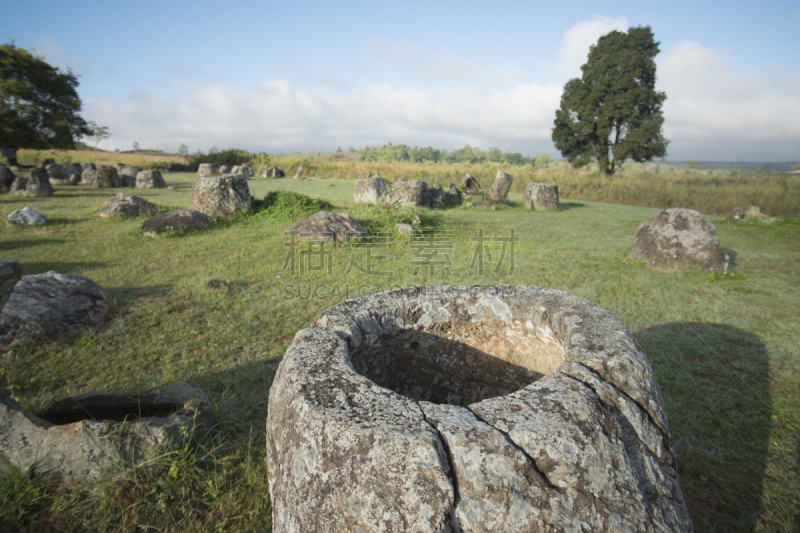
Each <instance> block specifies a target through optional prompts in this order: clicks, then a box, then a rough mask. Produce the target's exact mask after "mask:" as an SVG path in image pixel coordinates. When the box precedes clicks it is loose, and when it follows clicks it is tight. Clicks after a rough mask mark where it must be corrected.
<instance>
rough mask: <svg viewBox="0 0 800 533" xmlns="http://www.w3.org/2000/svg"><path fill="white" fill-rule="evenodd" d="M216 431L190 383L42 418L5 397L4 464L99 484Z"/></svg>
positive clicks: (112, 397) (75, 403) (0, 423)
mask: <svg viewBox="0 0 800 533" xmlns="http://www.w3.org/2000/svg"><path fill="white" fill-rule="evenodd" d="M212 423H213V411H212V408H211V405H210V403H209V401H208V398H207V397H206V395H205V393H203V391H202V390H200V389H198V388H197V387H193V386H191V385H187V384H185V383H171V384H168V385H165V386H164V387H161V388H159V389H156V390H154V391H150V392H143V393H138V392H137V393H133V394H107V393H96V392H91V393H86V394H82V395H80V396H75V397H73V398H67V399H65V400H61V401H59V402H56V403H55V404H53V405H51V406H50V407H48V408H47V409H46V410H45V411H44V412H42V413H40V414H39V415H38V416H37V415H34V414H31V413H27V412H25V411H23V410H22V408H21V407H20V405H19V404H18V403H17V402H16V401H15V400H14V399H13V398H11V397H10V396H8V395H7V394H5V393H3V392H1V391H0V435H2V438H0V457H3V458H5V459H6V460H7V461H8V462H10V463H11V464H12V465H14V466H16V467H17V468H19V469H21V470H22V471H28V470H29V469H34V468H35V470H36V472H37V474H47V475H54V476H56V477H62V478H67V479H74V478H79V479H94V478H98V477H100V476H101V475H102V474H104V473H106V472H109V471H110V470H111V469H113V468H114V467H115V465H119V464H120V463H122V462H127V461H132V462H133V464H139V463H144V462H147V461H152V460H154V459H156V458H158V457H159V456H161V455H163V454H165V453H169V452H171V451H175V450H179V449H181V448H182V447H183V446H185V444H186V443H187V442H189V443H190V442H191V440H192V439H196V438H197V437H199V436H201V435H202V434H203V433H204V431H205V430H207V429H209V428H210V427H211V425H212Z"/></svg>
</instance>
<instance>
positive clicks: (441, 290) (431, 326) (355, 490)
mask: <svg viewBox="0 0 800 533" xmlns="http://www.w3.org/2000/svg"><path fill="white" fill-rule="evenodd" d="M267 456H268V475H269V482H270V492H271V494H272V503H273V523H274V525H275V527H276V531H278V530H281V531H303V530H308V531H311V530H316V531H323V530H335V529H337V528H341V527H350V528H352V527H356V526H357V527H361V528H365V530H378V529H381V528H385V527H388V526H389V525H391V524H398V523H402V524H404V525H405V529H403V530H408V531H446V530H448V528H453V527H456V528H457V529H458V528H463V529H464V530H482V528H485V527H486V524H494V526H497V528H498V529H499V530H517V531H522V530H525V531H528V530H540V529H541V530H546V529H547V528H548V527H551V528H554V529H556V530H576V531H577V530H580V528H581V527H589V528H590V529H598V530H600V529H609V528H610V530H629V529H630V530H650V529H661V528H663V529H667V530H691V528H692V525H691V521H690V519H689V516H688V512H687V510H686V506H685V503H684V501H683V497H682V494H681V491H680V487H679V485H678V482H677V474H676V465H675V457H674V452H673V449H672V444H671V437H670V432H669V428H668V426H667V421H666V415H665V413H664V410H663V407H662V401H661V396H660V392H659V390H658V387H657V385H656V383H655V380H654V378H653V372H652V369H651V367H650V365H649V363H648V361H647V357H646V356H645V354H644V352H643V351H642V350H641V348H640V347H639V346H638V344H637V343H636V341H635V340H634V339H633V338H632V337H631V336H630V334H629V333H628V332H627V330H626V329H625V327H624V326H623V325H622V324H621V323H620V322H619V320H617V319H616V317H614V316H613V315H612V314H611V313H609V312H608V311H606V310H605V309H603V308H601V307H599V306H597V305H595V304H593V303H591V302H589V301H587V300H584V299H582V298H579V297H576V296H574V295H571V294H569V293H565V292H562V291H556V290H550V289H541V288H537V287H527V286H473V287H450V286H447V287H429V288H408V289H399V290H395V291H389V292H386V293H382V294H376V295H371V296H365V297H361V298H355V299H352V300H348V301H345V302H342V303H340V304H337V305H335V306H333V307H331V308H329V309H327V310H326V311H325V312H323V313H322V314H321V315H320V316H319V317H318V318H317V319H316V320H315V321H314V323H313V324H312V327H311V328H309V329H305V330H301V331H300V332H298V334H297V336H296V337H295V340H294V342H293V343H292V345H291V346H290V347H289V349H288V350H287V352H286V355H285V356H284V359H283V361H282V363H281V365H280V367H279V369H278V372H277V374H276V377H275V381H274V383H273V385H272V388H271V389H270V407H269V415H268V418H267ZM615 524H616V525H617V526H620V527H615ZM326 528H327V529H326Z"/></svg>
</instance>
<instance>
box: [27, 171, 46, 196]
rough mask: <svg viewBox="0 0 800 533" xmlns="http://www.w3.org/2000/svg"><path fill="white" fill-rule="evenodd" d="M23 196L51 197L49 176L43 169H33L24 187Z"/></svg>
mask: <svg viewBox="0 0 800 533" xmlns="http://www.w3.org/2000/svg"><path fill="white" fill-rule="evenodd" d="M25 196H53V186H52V185H50V176H49V174H48V173H47V170H46V169H45V168H44V167H33V168H32V169H31V175H30V176H29V177H28V183H27V185H26V186H25Z"/></svg>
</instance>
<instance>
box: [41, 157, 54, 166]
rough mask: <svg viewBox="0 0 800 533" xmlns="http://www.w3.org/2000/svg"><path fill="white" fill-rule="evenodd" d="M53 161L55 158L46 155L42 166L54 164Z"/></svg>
mask: <svg viewBox="0 0 800 533" xmlns="http://www.w3.org/2000/svg"><path fill="white" fill-rule="evenodd" d="M55 162H56V160H55V159H52V158H50V157H48V158H47V159H45V160H44V161H42V166H43V167H46V166H47V165H53V164H55Z"/></svg>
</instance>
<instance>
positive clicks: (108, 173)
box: [94, 165, 122, 188]
mask: <svg viewBox="0 0 800 533" xmlns="http://www.w3.org/2000/svg"><path fill="white" fill-rule="evenodd" d="M94 186H95V187H101V188H105V187H121V186H122V180H120V178H119V173H118V172H117V169H116V167H110V166H108V165H100V167H99V168H98V169H97V172H96V173H95V179H94Z"/></svg>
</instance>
